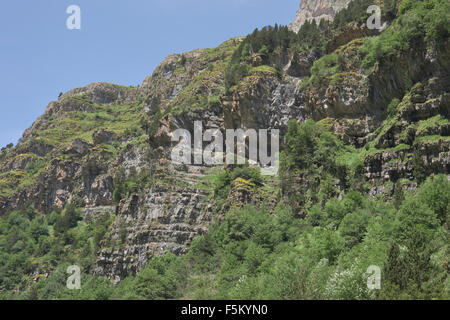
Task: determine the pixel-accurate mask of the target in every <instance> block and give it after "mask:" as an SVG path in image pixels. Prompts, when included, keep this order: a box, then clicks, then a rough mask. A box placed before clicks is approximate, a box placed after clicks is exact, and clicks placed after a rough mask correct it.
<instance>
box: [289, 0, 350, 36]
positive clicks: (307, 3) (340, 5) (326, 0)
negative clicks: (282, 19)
mask: <svg viewBox="0 0 450 320" xmlns="http://www.w3.org/2000/svg"><path fill="white" fill-rule="evenodd" d="M351 1H352V0H302V1H301V2H300V9H299V10H298V11H297V16H296V17H295V20H294V22H292V23H291V24H290V25H289V28H290V29H291V30H292V31H294V32H298V31H299V30H300V27H301V26H302V25H303V24H304V23H305V22H306V21H309V22H311V21H312V20H315V21H316V23H319V22H320V20H322V19H325V20H333V18H334V16H335V15H336V13H338V12H339V11H340V10H342V9H344V8H346V7H347V5H348V4H349V3H350V2H351Z"/></svg>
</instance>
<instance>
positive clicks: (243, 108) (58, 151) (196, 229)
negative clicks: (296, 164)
mask: <svg viewBox="0 0 450 320" xmlns="http://www.w3.org/2000/svg"><path fill="white" fill-rule="evenodd" d="M349 2H350V1H349V0H328V1H327V0H304V1H302V3H301V9H300V11H299V13H298V15H297V18H296V20H295V22H294V23H293V24H292V25H291V29H292V30H295V31H298V29H299V28H300V26H301V25H302V24H303V23H304V22H305V21H308V20H311V19H316V20H320V19H322V18H324V19H332V18H333V17H334V16H335V14H336V13H337V12H338V11H339V10H341V9H343V8H344V7H345V6H347V5H348V3H349ZM371 35H372V34H370V33H369V32H368V31H367V28H364V26H360V25H357V24H350V25H348V26H346V27H345V28H344V29H343V30H341V31H340V33H336V34H334V35H333V37H334V38H332V39H330V41H329V42H328V45H327V47H326V53H331V54H333V53H335V54H337V53H338V54H339V63H340V69H339V71H336V72H335V73H333V74H329V75H328V74H327V75H326V76H322V77H318V78H316V79H315V81H316V82H309V80H311V79H310V78H311V77H310V76H312V75H311V73H312V72H311V68H312V66H313V63H314V62H315V61H317V60H318V59H320V58H321V56H322V55H323V54H325V52H323V53H318V52H317V50H311V51H298V52H296V51H295V50H291V49H290V48H289V50H284V51H283V50H280V51H279V52H278V55H277V56H276V60H277V63H278V64H279V66H278V67H279V69H278V70H277V69H275V68H273V66H272V67H271V66H269V65H262V64H263V59H262V58H261V57H260V56H259V55H257V54H256V53H254V54H253V56H250V58H249V59H250V62H249V67H251V72H250V74H249V76H247V77H245V78H243V79H241V80H240V81H239V83H237V84H236V85H235V86H233V87H232V88H226V85H225V78H226V74H227V71H228V68H229V62H230V60H231V57H232V56H233V54H234V53H235V52H236V49H237V48H238V47H239V46H240V44H241V42H242V40H243V38H234V39H231V40H229V41H226V42H225V43H223V44H222V45H220V46H219V47H217V48H214V49H200V50H194V51H192V52H189V53H185V54H181V55H180V54H174V55H170V56H168V57H167V58H166V59H165V60H164V61H163V62H162V63H161V64H160V65H159V66H158V67H157V68H156V70H155V71H154V72H153V74H152V75H151V76H149V77H147V78H146V79H145V80H144V81H143V83H142V84H141V85H140V86H138V87H123V86H118V85H112V84H105V83H93V84H90V85H88V86H86V87H84V88H79V89H74V90H71V91H69V92H67V93H65V94H63V95H61V96H60V97H59V99H58V101H54V102H51V103H50V104H49V105H48V107H47V109H46V111H45V113H44V114H43V115H42V116H41V117H39V118H38V119H37V120H36V121H35V123H34V124H33V125H32V126H31V127H30V128H29V129H27V130H26V131H25V133H24V135H23V137H22V139H21V141H20V143H19V144H18V145H17V146H16V147H15V148H8V149H5V150H2V151H0V216H2V215H5V214H8V212H10V211H11V210H14V209H15V208H19V207H21V206H25V205H31V206H33V207H34V208H35V209H36V210H39V211H40V212H43V213H50V212H51V211H52V210H53V209H54V208H55V207H56V208H59V209H61V208H63V207H64V206H65V205H66V204H67V203H70V202H72V203H76V204H77V206H79V207H81V208H83V212H84V214H85V216H94V215H99V214H101V213H103V212H109V213H114V222H113V224H112V225H111V227H110V229H109V230H108V233H107V234H106V236H105V238H104V239H103V241H102V242H101V244H100V248H99V251H98V252H97V262H96V268H95V272H96V274H99V275H105V276H107V277H109V278H111V279H114V280H115V281H116V282H117V281H120V280H121V279H123V278H124V277H126V276H127V275H131V274H135V273H136V272H138V271H139V270H141V269H142V268H143V267H144V266H145V265H146V264H147V263H148V261H149V259H151V258H152V257H153V256H154V255H158V254H161V253H165V252H173V253H175V254H182V253H185V252H186V250H187V249H188V248H189V245H190V243H191V242H192V240H193V239H194V238H195V237H196V236H198V235H201V234H204V233H205V232H206V231H207V230H208V228H209V226H210V225H211V223H212V222H213V221H214V220H215V219H220V218H221V217H220V215H221V212H220V210H217V208H216V207H215V203H214V201H212V197H210V196H209V195H210V193H209V192H211V189H208V186H206V187H205V185H204V184H206V182H204V181H203V180H202V178H203V177H204V176H205V175H206V174H207V169H208V168H204V167H194V166H175V165H173V164H172V163H171V162H170V161H169V160H167V159H170V153H171V149H172V148H171V147H172V144H171V139H170V138H171V133H172V132H173V131H174V130H176V129H179V128H183V129H187V130H189V131H191V132H192V131H193V125H194V122H195V121H201V122H202V124H203V128H205V129H216V128H217V129H220V130H224V129H236V128H243V129H279V130H280V132H281V135H282V136H283V135H284V134H285V133H286V131H287V126H288V121H289V120H292V119H293V120H296V121H297V122H299V123H301V122H304V121H305V120H307V119H313V120H315V121H317V122H319V123H320V124H321V125H323V126H325V127H327V128H328V129H329V130H330V131H331V132H333V133H334V134H336V135H337V136H338V137H340V138H341V139H342V140H343V141H344V142H345V143H347V144H349V145H352V146H354V147H356V148H358V149H360V150H361V151H362V154H363V155H364V159H363V160H362V165H361V168H359V170H360V171H359V173H360V177H361V179H363V180H364V181H363V182H364V183H367V184H369V185H370V187H371V189H370V191H369V194H370V195H373V196H375V195H378V194H383V193H392V192H393V191H394V188H395V185H397V184H398V182H400V183H401V185H402V186H404V188H406V189H412V190H413V189H415V188H416V186H417V180H418V179H419V178H420V177H426V176H428V175H432V174H436V173H444V174H448V173H449V172H450V151H449V150H450V139H449V135H450V126H449V124H448V117H449V113H450V97H449V95H448V88H449V87H450V80H449V79H450V74H449V70H450V65H449V62H450V41H449V40H447V41H446V42H442V43H439V44H433V45H429V46H428V45H427V46H425V45H423V46H419V45H417V46H415V47H414V48H411V49H410V50H408V51H405V52H403V53H402V54H401V55H398V56H394V57H391V58H390V60H389V61H383V63H380V64H379V65H378V66H377V68H375V69H374V70H373V71H371V72H370V73H367V72H365V71H364V70H363V69H362V67H361V60H362V57H361V56H360V50H359V49H360V48H361V46H362V45H363V42H364V40H363V38H364V37H367V36H371ZM394 99H397V100H398V106H394V107H396V110H394V111H395V112H393V114H391V115H390V114H389V112H388V110H387V109H388V106H389V105H390V103H391V101H393V100H394ZM363 149H364V150H363ZM138 178H139V179H138ZM127 179H128V180H129V179H135V180H132V182H133V183H134V187H132V188H131V187H130V188H129V190H126V191H127V192H123V194H121V195H119V196H118V195H117V194H118V193H117V190H120V188H119V187H120V186H121V185H123V184H124V182H126V181H127ZM292 179H293V181H294V182H295V192H298V193H301V194H304V193H306V191H307V189H308V188H307V187H308V185H307V182H305V181H307V180H308V177H307V176H302V175H295V174H293V175H292ZM138 180H139V181H138ZM337 180H339V179H337ZM341 180H343V179H341ZM128 182H129V181H128ZM130 184H131V183H130ZM335 184H336V187H337V189H339V190H341V191H345V188H346V185H345V183H343V181H335ZM132 185H133V184H132ZM253 189H254V188H253V186H252V185H251V184H250V183H248V182H247V181H245V180H236V181H234V182H233V186H232V189H231V192H230V194H229V197H228V198H229V200H230V203H232V204H234V205H235V206H238V207H239V206H243V205H245V204H258V203H261V202H262V201H264V200H267V199H269V200H270V196H272V197H276V195H275V194H272V195H270V194H263V195H262V194H259V193H256V192H254V190H253ZM277 200H279V199H274V201H273V202H274V204H276V201H277ZM269 207H270V205H269Z"/></svg>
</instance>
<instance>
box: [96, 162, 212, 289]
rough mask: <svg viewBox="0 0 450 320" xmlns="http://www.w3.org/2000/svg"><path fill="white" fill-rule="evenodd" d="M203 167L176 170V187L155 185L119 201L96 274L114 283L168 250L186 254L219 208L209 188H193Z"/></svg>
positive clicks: (173, 172) (100, 254) (174, 172)
mask: <svg viewBox="0 0 450 320" xmlns="http://www.w3.org/2000/svg"><path fill="white" fill-rule="evenodd" d="M202 171H203V169H201V168H198V167H191V168H190V169H189V168H188V169H187V172H185V171H176V170H174V171H172V172H171V174H173V175H176V180H177V185H173V184H167V185H166V184H157V185H155V186H154V187H152V188H149V189H144V190H141V191H140V192H139V193H136V194H132V195H131V196H130V197H128V198H127V199H125V200H123V201H121V203H120V204H119V206H118V207H117V209H116V216H117V217H116V220H115V222H114V224H113V226H112V230H111V232H109V233H108V236H107V238H106V239H105V240H104V241H103V243H102V247H103V249H101V251H100V252H99V257H98V260H97V268H96V270H95V273H96V274H99V275H104V276H108V277H109V278H111V279H114V280H115V281H116V282H118V281H120V280H121V279H123V278H124V277H126V276H127V275H130V274H135V273H136V272H137V271H139V270H140V269H141V268H143V267H144V266H145V265H146V264H147V262H148V260H149V259H151V258H152V257H153V256H155V255H160V254H163V253H166V252H172V253H174V254H183V253H185V252H187V250H188V248H189V244H190V243H191V242H192V240H193V239H194V238H195V237H197V236H199V235H202V234H204V233H206V231H207V230H208V228H209V226H210V224H211V223H212V221H213V219H214V215H213V214H214V212H215V207H214V205H213V204H212V203H210V202H209V201H208V200H207V195H208V192H206V191H205V190H202V189H198V188H196V187H195V183H196V182H197V181H198V179H199V178H200V177H201V176H203V174H202Z"/></svg>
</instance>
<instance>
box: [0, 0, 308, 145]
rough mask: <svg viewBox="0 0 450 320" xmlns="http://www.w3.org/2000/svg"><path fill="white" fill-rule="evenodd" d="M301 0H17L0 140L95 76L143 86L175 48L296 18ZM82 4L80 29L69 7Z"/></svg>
mask: <svg viewBox="0 0 450 320" xmlns="http://www.w3.org/2000/svg"><path fill="white" fill-rule="evenodd" d="M299 4H300V1H299V0H283V1H279V0H126V1H125V0H122V1H118V0H71V1H65V0H39V1H29V0H14V1H2V4H1V10H0V108H1V110H0V147H3V146H5V145H7V144H8V143H10V142H12V143H14V144H15V143H17V141H18V139H19V138H20V137H21V136H22V133H23V131H24V130H25V129H26V128H28V127H29V126H30V125H31V124H32V123H33V121H34V120H36V118H37V117H39V116H40V115H41V114H42V113H43V112H44V111H45V108H46V106H47V105H48V104H49V103H50V102H51V101H54V100H57V97H58V95H59V93H60V92H66V91H68V90H70V89H73V88H79V87H83V86H86V85H88V84H89V83H92V82H98V81H101V82H109V83H116V84H121V85H126V86H128V85H133V86H136V85H139V84H140V83H141V82H142V81H143V80H144V78H145V77H146V76H148V75H151V74H152V72H153V70H154V69H155V68H156V66H157V65H158V64H159V63H160V62H161V61H162V60H163V59H164V58H165V57H166V56H167V55H169V54H171V53H182V52H186V51H190V50H193V49H197V48H212V47H216V46H218V45H219V44H220V43H222V42H223V41H226V40H227V39H229V38H232V37H235V36H242V35H246V34H249V33H251V32H252V31H253V30H254V29H255V28H260V27H263V26H266V25H273V24H275V23H278V24H281V25H287V24H289V23H290V22H291V21H293V19H294V17H295V13H296V11H297V10H298V7H299ZM70 5H77V6H79V8H80V9H81V29H80V30H69V29H68V28H67V26H66V21H67V19H68V18H69V16H70V14H68V13H67V12H66V10H67V8H68V7H69V6H70Z"/></svg>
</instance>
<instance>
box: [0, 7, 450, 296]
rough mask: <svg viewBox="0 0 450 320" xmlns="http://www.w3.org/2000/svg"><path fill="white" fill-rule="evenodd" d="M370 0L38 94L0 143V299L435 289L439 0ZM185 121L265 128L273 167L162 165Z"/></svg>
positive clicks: (447, 156)
mask: <svg viewBox="0 0 450 320" xmlns="http://www.w3.org/2000/svg"><path fill="white" fill-rule="evenodd" d="M371 2H372V1H369V0H354V1H352V2H350V3H348V1H345V2H341V1H304V2H303V1H302V3H301V8H303V9H305V12H303V13H302V11H300V15H298V18H297V19H296V21H297V22H298V23H297V24H296V23H294V24H293V25H291V27H290V28H288V27H285V26H278V25H275V26H273V27H272V26H270V27H264V28H262V29H259V30H255V32H253V33H252V34H250V35H248V36H246V37H238V38H233V39H230V40H228V41H225V42H224V43H223V44H221V45H220V46H218V47H217V48H212V49H199V50H194V51H192V52H188V53H183V54H172V55H169V56H168V57H167V58H166V59H164V61H162V62H161V64H160V65H159V66H158V67H157V68H156V70H155V71H154V72H153V74H152V75H151V76H149V77H147V78H146V79H144V80H143V82H142V84H141V85H140V86H137V87H124V86H120V85H115V84H108V83H92V84H90V85H87V86H86V87H83V88H77V89H73V90H71V91H69V92H67V93H64V94H62V95H60V97H59V99H58V100H57V101H53V102H51V103H50V104H49V105H48V107H47V108H46V110H45V112H44V114H43V115H42V116H41V117H39V118H38V119H37V120H36V121H35V122H34V123H33V125H32V126H31V127H30V128H29V129H27V130H26V131H25V132H24V134H23V137H22V138H21V140H20V142H19V143H18V144H17V146H14V147H11V146H9V147H8V148H4V149H2V150H1V152H0V248H1V259H0V298H5V299H12V298H20V299H35V298H37V299H110V298H111V299H113V298H121V299H122V298H129V299H179V298H186V299H258V298H259V299H377V298H379V299H392V298H397V297H403V298H409V299H448V297H449V292H450V285H449V284H450V282H449V281H450V280H449V279H450V278H449V268H448V266H449V258H450V252H449V246H448V235H449V226H450V222H449V219H448V212H449V208H450V204H449V203H450V188H449V184H450V179H449V178H450V175H449V173H450V148H449V145H450V138H449V136H450V124H449V110H450V96H449V93H448V88H449V87H450V74H449V70H450V68H449V67H450V65H449V63H450V40H449V34H450V29H449V24H448V20H449V12H450V10H449V9H450V8H449V2H448V1H447V0H424V1H415V0H414V1H412V0H403V1H396V0H385V1H382V2H381V3H380V4H381V9H382V17H381V19H382V21H383V23H384V22H385V23H386V27H385V28H383V30H369V29H368V28H367V27H366V25H365V23H366V20H367V18H368V14H367V13H366V10H367V7H368V6H370V5H371V4H372V3H371ZM344 3H345V4H344ZM347 4H348V5H347ZM346 5H347V6H346ZM338 11H339V12H338ZM323 15H327V16H329V17H330V19H328V18H326V19H325V20H322V22H320V23H316V22H315V21H314V22H310V21H309V18H310V17H320V16H323ZM302 17H303V18H302ZM324 17H325V16H324ZM331 18H332V21H329V20H331ZM290 29H295V30H296V31H297V32H293V31H292V30H290ZM195 122H201V123H202V126H203V128H205V129H218V130H219V131H220V132H222V133H225V130H226V129H239V128H242V129H256V130H258V129H278V130H280V134H281V140H280V141H281V146H280V148H281V149H280V151H281V152H280V170H279V174H278V175H276V176H262V175H261V174H260V171H259V170H258V167H257V166H254V165H249V164H247V165H241V166H239V165H224V166H211V165H205V164H204V165H189V164H176V163H174V162H173V161H171V154H172V150H173V148H174V146H175V143H172V142H171V138H172V136H173V133H174V132H175V130H177V129H185V130H188V131H189V132H190V133H192V134H194V123H195ZM69 265H77V266H79V267H80V268H81V271H82V273H83V278H82V279H83V280H82V290H75V291H73V290H69V289H67V288H66V287H65V285H66V279H67V274H66V269H67V267H68V266H69ZM369 266H376V267H377V268H379V269H380V271H381V274H382V280H383V281H382V284H383V285H382V288H381V290H371V289H369V288H368V287H367V276H366V271H367V270H368V267H369Z"/></svg>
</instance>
